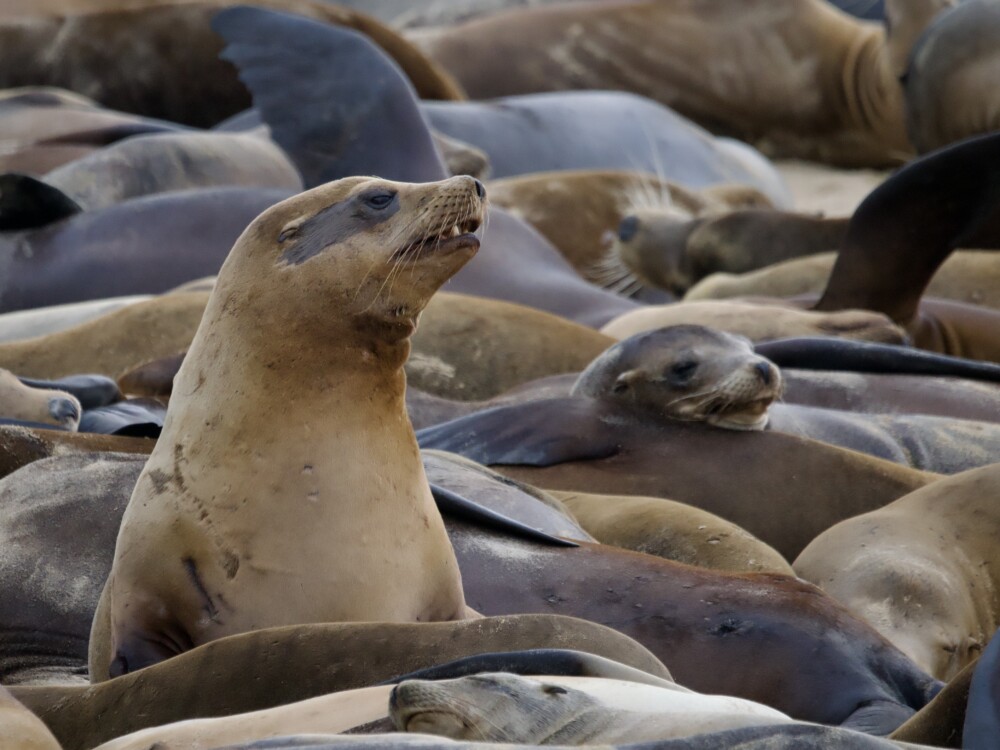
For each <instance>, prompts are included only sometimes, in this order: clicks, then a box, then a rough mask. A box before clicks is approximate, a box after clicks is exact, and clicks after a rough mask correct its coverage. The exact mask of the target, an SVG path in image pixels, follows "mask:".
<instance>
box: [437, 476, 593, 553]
mask: <svg viewBox="0 0 1000 750" xmlns="http://www.w3.org/2000/svg"><path fill="white" fill-rule="evenodd" d="M431 495H433V497H434V502H435V503H437V507H438V510H439V511H441V514H442V515H447V516H454V517H456V518H461V519H463V520H468V521H472V522H473V523H477V524H480V525H484V526H486V527H488V528H492V529H498V530H500V531H505V532H508V533H510V534H512V535H513V536H517V537H521V538H524V539H530V540H531V541H534V542H542V543H544V544H551V545H554V546H556V547H579V546H580V545H579V544H577V543H576V542H573V541H570V540H569V539H562V538H560V537H557V536H553V535H552V534H546V533H545V532H544V531H541V530H539V529H535V528H532V527H531V526H528V525H527V524H523V523H521V522H520V521H517V520H515V519H513V518H510V517H509V516H505V515H504V514H503V513H497V512H496V511H495V510H492V509H490V508H486V507H484V506H482V505H479V504H478V503H477V502H475V501H474V500H469V499H468V498H466V497H462V496H461V495H459V494H458V493H457V492H452V491H451V490H449V489H447V488H446V487H441V486H439V485H436V484H431Z"/></svg>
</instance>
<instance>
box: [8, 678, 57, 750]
mask: <svg viewBox="0 0 1000 750" xmlns="http://www.w3.org/2000/svg"><path fill="white" fill-rule="evenodd" d="M0 740H2V741H3V747H4V750H62V748H61V747H60V746H59V742H58V741H57V740H56V738H55V737H53V736H52V732H50V731H49V730H48V727H46V726H45V724H43V723H42V720H41V719H39V718H38V717H37V716H35V715H34V714H33V713H31V711H29V710H28V709H26V708H25V707H24V706H22V705H21V704H20V703H18V701H17V699H15V698H14V697H13V696H12V695H11V694H10V693H9V692H8V691H7V689H6V688H4V687H3V686H2V685H0Z"/></svg>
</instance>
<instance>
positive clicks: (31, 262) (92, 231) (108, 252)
mask: <svg viewBox="0 0 1000 750" xmlns="http://www.w3.org/2000/svg"><path fill="white" fill-rule="evenodd" d="M289 195H290V192H289V191H288V190H282V189H278V188H239V187H223V188H204V189H199V190H179V191H176V192H171V193H161V194H158V195H150V196H146V197H143V198H134V199H132V200H129V201H125V202H124V203H118V204H115V205H113V206H109V207H108V208H104V209H98V210H96V211H85V212H83V213H78V214H76V215H75V216H72V217H70V218H69V219H67V220H66V221H63V222H60V223H58V224H55V225H53V226H51V227H42V228H39V229H29V230H25V231H21V232H3V233H0V266H2V269H3V283H2V285H0V311H3V312H7V311H12V310H23V309H25V308H30V307H38V306H41V305H55V304H60V303H66V302H79V301H82V300H86V299H95V298H101V297H114V296H120V295H129V294H142V293H152V292H162V291H165V290H167V289H170V288H171V287H174V286H176V285H177V284H180V283H182V282H184V281H189V280H190V279H192V278H197V277H200V276H204V275H206V274H209V273H216V272H217V271H218V269H219V266H220V265H221V264H222V261H223V259H224V258H225V257H226V253H227V252H228V250H229V248H230V247H231V246H232V243H233V241H234V240H235V239H236V238H237V237H238V236H239V234H240V232H241V231H243V229H244V228H245V227H246V225H247V224H248V223H250V221H251V220H252V219H253V218H254V217H255V216H257V215H258V214H259V213H260V212H261V211H263V210H264V209H266V208H268V207H269V206H272V205H274V204H275V203H277V202H278V201H281V200H283V199H285V198H287V197H288V196H289ZM150 237H156V238H157V242H156V243H154V244H153V245H151V244H150V242H149V238H150Z"/></svg>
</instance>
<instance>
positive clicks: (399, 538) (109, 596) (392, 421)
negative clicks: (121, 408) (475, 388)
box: [92, 177, 485, 676]
mask: <svg viewBox="0 0 1000 750" xmlns="http://www.w3.org/2000/svg"><path fill="white" fill-rule="evenodd" d="M484 198H485V190H484V189H483V186H482V184H481V183H479V182H478V181H476V180H474V179H472V178H470V177H455V178H451V179H450V180H447V181H445V182H442V183H432V184H428V185H421V186H416V185H409V184H405V183H393V182H387V181H384V180H379V179H372V178H349V179H346V180H342V181H338V182H334V183H330V184H329V185H326V186H323V187H320V188H314V189H313V190H311V191H308V192H306V193H303V194H301V195H299V196H296V197H295V198H292V199H290V200H288V201H285V202H283V203H281V204H279V205H278V206H275V207H273V208H272V209H270V210H269V211H267V212H265V213H264V214H262V215H261V216H260V217H258V218H257V219H256V220H255V221H254V222H253V223H252V224H251V225H250V227H248V228H247V230H246V231H245V232H244V233H243V235H241V237H240V239H239V240H238V241H237V243H236V245H235V246H234V247H233V250H232V251H231V253H230V254H229V257H228V258H227V260H226V263H225V264H224V266H223V269H222V271H221V272H220V274H219V279H218V281H217V282H216V285H215V288H214V290H213V291H212V293H211V296H210V298H209V303H208V307H207V309H206V311H205V315H204V317H203V319H202V322H201V325H200V326H199V329H198V333H197V334H196V335H195V339H194V342H193V343H192V345H191V348H190V349H189V350H188V354H187V356H186V357H185V359H184V364H183V365H182V366H181V370H180V372H179V373H178V374H177V378H176V393H175V395H174V397H173V398H172V399H171V403H170V408H169V410H168V417H167V422H166V424H165V425H164V430H163V433H162V434H161V436H160V439H159V440H158V441H157V445H156V448H154V450H153V453H152V455H151V456H150V459H149V461H148V463H147V464H146V467H145V469H144V471H143V475H142V476H141V477H140V479H139V482H138V484H137V485H136V489H135V491H134V493H133V500H132V501H131V502H130V504H129V508H128V510H126V513H125V517H124V519H123V521H122V528H121V531H120V533H119V539H118V543H117V544H116V548H115V562H114V565H113V567H112V571H111V574H110V575H109V577H108V582H107V585H106V587H105V593H104V597H105V599H106V605H107V608H108V613H109V616H110V624H111V627H110V633H108V634H106V635H105V637H110V639H111V648H110V655H111V675H112V676H118V675H121V674H125V673H127V672H130V671H135V670H137V669H141V668H143V667H145V666H149V665H150V664H154V663H156V662H158V661H161V660H163V659H165V658H168V657H169V656H172V655H175V654H176V653H180V652H182V651H185V650H188V649H190V648H193V647H194V646H197V645H200V644H202V643H206V642H208V641H211V640H215V639H217V638H220V637H224V636H226V635H232V634H234V633H239V632H245V631H247V630H255V629H259V628H261V627H267V626H273V625H283V624H292V623H300V622H303V621H306V622H309V621H312V622H322V621H338V620H385V621H397V622H406V621H414V620H416V621H421V620H423V621H427V620H454V619H461V618H462V617H464V616H466V611H465V606H464V602H463V598H462V590H461V577H460V574H459V571H458V566H457V563H456V562H455V558H454V553H453V552H452V550H451V547H450V545H449V544H448V540H447V536H446V534H445V530H444V526H443V524H442V522H441V520H440V515H439V514H438V512H437V509H436V508H435V507H434V505H433V500H432V498H431V494H430V488H429V487H428V486H427V480H426V476H425V474H424V469H423V465H422V464H421V463H420V460H419V455H418V451H417V447H416V441H415V439H414V437H413V431H412V427H411V426H410V424H409V422H408V421H407V419H406V413H405V408H404V406H403V397H404V391H405V376H404V374H403V364H404V363H405V361H406V358H407V356H408V354H409V348H410V347H409V337H410V335H411V334H412V333H413V331H414V330H415V328H416V320H417V317H418V316H419V314H420V312H421V311H422V310H423V308H424V306H425V305H426V304H427V301H428V300H429V299H430V297H431V295H432V294H433V293H434V292H435V291H437V289H438V288H439V287H440V285H441V284H443V283H444V282H445V281H446V280H447V279H448V278H449V277H450V276H452V275H453V274H454V273H455V272H456V271H457V270H458V269H459V268H460V267H461V266H462V265H464V264H465V263H466V262H467V261H468V260H469V259H470V258H471V257H472V256H473V255H474V254H475V252H476V251H477V250H478V249H479V240H478V238H477V237H475V235H473V234H471V232H472V231H474V230H475V229H477V228H478V227H479V224H480V221H481V220H482V216H483V199H484ZM393 279H394V283H393V284H390V283H389V282H390V281H391V280H393ZM321 300H322V301H323V303H322V304H321V303H320V301H321ZM234 309H239V311H240V313H239V315H236V316H233V315H232V311H233V310H234ZM250 321H252V323H250ZM248 323H249V325H248ZM332 330H336V331H337V336H336V340H337V341H338V342H339V344H338V346H336V347H334V348H333V349H332V350H331V348H330V341H331V339H330V335H331V334H330V332H331V331H332ZM320 341H322V346H317V343H318V342H320ZM220 346H221V347H222V348H221V349H220ZM220 351H221V352H225V355H223V356H220ZM345 352H346V353H347V354H349V355H350V356H345V354H344V353H345ZM307 356H312V357H315V358H316V359H315V361H314V363H313V364H306V360H304V359H303V357H307ZM336 362H339V363H340V364H339V365H335V364H334V363H336ZM331 368H332V369H331ZM316 373H323V375H322V377H320V378H319V379H318V380H317V379H316ZM333 373H336V375H334V374H333ZM330 378H333V379H332V380H331V379H330ZM334 382H336V384H337V385H336V386H334ZM237 383H243V385H239V386H237V385H236V384H237ZM286 387H293V388H294V392H295V393H296V398H295V399H293V400H290V401H285V402H284V403H281V404H275V406H276V407H277V408H278V409H279V410H280V411H281V412H282V413H283V414H284V415H285V417H286V418H284V419H283V420H282V423H283V424H286V425H287V426H288V428H289V429H290V430H292V431H293V432H296V434H299V433H300V432H301V430H302V424H301V420H300V419H298V418H289V414H290V410H294V404H296V403H297V404H301V408H303V409H304V411H303V414H302V419H305V420H307V421H308V422H312V420H313V419H314V418H315V417H316V415H317V414H319V413H323V414H324V415H325V416H324V417H323V418H322V419H321V420H320V421H319V422H313V425H314V426H313V427H312V428H311V434H312V437H311V439H310V441H309V446H311V447H308V448H307V449H306V450H304V451H303V448H304V447H305V446H303V444H301V443H300V441H299V439H298V438H296V437H293V436H292V434H291V433H288V434H285V432H284V431H282V430H276V429H274V428H273V426H272V427H271V428H269V430H268V432H269V435H270V437H269V439H268V441H267V442H268V445H270V447H269V448H268V447H265V446H263V445H262V444H260V442H259V436H260V430H259V427H257V426H254V425H255V424H257V423H258V421H259V420H261V419H265V420H266V421H269V422H270V421H272V420H270V418H269V417H266V416H265V415H264V412H261V411H260V403H257V402H256V401H255V400H254V399H253V398H251V396H250V394H251V393H254V392H256V393H258V394H260V395H261V398H264V396H263V394H264V393H265V392H270V391H271V390H272V389H274V388H278V389H279V390H284V389H285V388H286ZM306 393H309V394H311V395H310V396H309V397H308V398H305V397H304V394H306ZM236 394H238V395H236ZM373 394H379V395H376V396H373ZM358 399H361V400H360V401H359V400H358ZM264 402H265V403H266V402H267V399H266V398H265V399H264ZM321 403H326V404H327V405H328V407H327V408H328V409H332V410H333V411H332V412H327V411H326V409H318V408H317V405H318V404H321ZM334 413H335V414H338V415H339V416H338V418H337V419H336V420H333V421H332V422H331V421H329V420H327V417H328V416H329V415H330V414H334ZM373 414H377V415H379V416H378V418H377V419H376V418H375V417H373ZM223 425H228V428H226V431H227V434H229V435H230V437H229V438H228V439H225V440H220V437H221V434H220V432H219V430H220V429H223ZM348 425H351V427H348ZM206 429H207V430H208V432H206V433H205V435H206V439H205V440H201V439H196V438H195V437H194V436H195V435H197V434H200V433H201V432H202V431H203V430H206ZM192 430H193V431H194V432H192ZM209 433H210V434H211V438H210V439H209V438H208V437H207V436H208V435H209ZM250 435H253V436H254V443H253V445H251V444H250V443H246V442H244V441H246V440H248V439H249V438H248V436H250ZM192 440H194V441H195V443H198V445H199V448H198V450H197V455H196V454H193V453H191V452H190V451H191V447H192V446H193V445H194V443H192V442H191V441H192ZM213 446H214V447H213ZM262 451H263V452H264V453H267V455H268V459H267V461H266V462H264V463H260V462H259V461H258V459H257V458H255V456H261V455H263V453H262ZM281 456H284V458H281ZM332 456H339V457H340V458H339V459H337V460H332V459H331V457H332ZM378 456H382V457H383V459H378V458H377V457H378ZM359 459H360V460H359ZM372 459H375V460H376V461H379V462H380V463H382V464H384V466H383V469H382V470H381V473H380V477H381V478H380V480H379V482H378V483H376V484H374V485H373V484H371V483H370V481H369V479H370V472H368V471H367V469H366V468H365V467H366V466H369V462H370V461H371V460H372ZM331 461H332V462H331ZM359 471H360V472H361V473H357V472H359ZM366 477H367V478H366ZM223 487H225V488H226V489H225V490H223V489H222V488H223ZM279 487H280V495H281V496H282V497H287V498H290V497H291V496H292V495H294V496H295V497H297V498H299V500H298V502H301V503H303V506H302V507H303V509H304V510H303V511H302V512H301V513H296V514H288V513H287V512H284V511H282V512H281V513H280V520H279V519H278V518H275V519H273V521H272V520H266V521H265V520H262V518H263V517H266V516H267V514H268V513H269V512H273V510H274V506H273V503H272V502H271V501H272V498H273V496H274V494H275V492H276V491H278V489H277V488H279ZM362 487H369V488H370V492H371V493H374V494H373V495H372V497H380V498H381V500H380V501H379V502H373V503H362V505H361V506H356V505H354V503H355V502H356V501H358V500H359V499H360V498H363V497H364V491H363V490H362V489H360V488H362ZM387 492H388V494H386V493H387ZM219 493H221V494H219ZM232 496H238V497H241V498H244V501H241V502H240V503H239V504H238V505H237V506H235V507H234V506H231V505H229V504H228V503H229V501H228V498H230V497H232ZM390 496H391V497H392V498H394V499H395V500H394V502H391V503H387V502H385V499H386V498H387V497H390ZM213 497H216V498H218V499H219V500H222V498H227V499H226V500H225V501H224V502H221V503H220V502H213V501H212V500H211V499H210V498H213ZM348 498H350V502H351V503H352V505H351V507H352V508H354V509H355V510H352V523H351V524H349V525H344V524H342V515H343V512H344V508H343V503H344V502H347V499H348ZM359 507H364V508H366V509H367V512H366V513H367V515H366V518H364V519H363V518H361V517H359V516H358V515H357V512H356V510H357V508H359ZM269 508H270V509H271V511H269V510H268V509H269ZM236 511H238V512H236ZM259 513H263V514H264V516H263V517H258V518H256V519H254V518H252V516H254V515H256V514H259ZM167 519H171V520H167ZM248 523H249V524H250V525H249V526H247V524H248ZM303 524H304V525H303ZM260 528H267V529H268V534H267V535H260V534H258V533H257V532H256V531H254V529H260ZM168 529H173V531H168ZM310 530H312V531H310ZM319 530H321V533H319V535H318V536H316V535H314V536H313V537H312V541H310V534H313V533H314V532H315V531H319ZM337 530H339V531H337ZM359 530H361V531H363V533H361V532H359ZM332 532H333V533H334V535H333V536H331V533H332ZM359 534H360V536H359ZM369 535H371V536H369ZM338 536H339V537H340V538H341V541H340V542H336V541H335V539H336V538H338ZM290 539H294V540H295V541H294V544H293V545H291V546H289V544H288V540H290ZM386 543H388V544H389V545H390V547H392V548H396V545H397V544H404V543H405V546H404V548H403V549H405V550H406V554H405V555H397V554H393V555H388V556H387V555H385V554H384V553H383V551H382V550H383V545H384V544H386ZM345 544H346V545H350V546H352V548H353V549H355V552H353V553H352V554H350V555H347V556H345V554H344V549H346V548H345V547H343V545H345ZM290 553H291V554H290ZM331 553H332V556H331ZM320 559H326V560H327V562H326V563H323V565H321V566H320V567H321V568H322V569H323V573H322V575H319V576H317V575H316V570H317V567H316V563H317V560H320ZM166 560H170V561H172V562H171V563H168V566H169V567H168V568H167V569H162V568H161V567H160V566H161V562H160V561H166ZM274 570H280V571H281V574H279V575H275V574H274V572H273V571H274ZM361 570H364V571H365V574H364V576H363V577H362V578H363V580H364V583H363V584H362V578H359V572H360V571H361ZM372 580H377V581H379V582H380V589H381V590H376V589H373V588H372V587H371V585H370V582H371V581H372ZM290 581H294V582H295V585H294V586H292V587H291V589H290V586H289V582H290ZM383 585H384V588H381V587H382V586H383ZM331 591H336V595H334V596H331V595H330V593H329V592H331ZM206 615H207V617H206ZM168 634H169V635H168ZM102 635H104V634H102ZM164 638H168V639H169V640H168V641H164V640H163V639H164ZM106 645H107V644H105V643H101V642H96V643H92V650H93V649H95V648H96V649H100V648H102V647H106ZM94 667H95V669H94V671H98V670H103V669H104V665H103V664H97V663H96V662H95V665H94Z"/></svg>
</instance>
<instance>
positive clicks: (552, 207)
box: [489, 170, 772, 296]
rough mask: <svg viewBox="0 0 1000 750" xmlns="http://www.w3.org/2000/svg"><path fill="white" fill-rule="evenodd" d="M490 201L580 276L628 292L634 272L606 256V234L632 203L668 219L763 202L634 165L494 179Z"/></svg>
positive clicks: (754, 195) (764, 202) (730, 188)
mask: <svg viewBox="0 0 1000 750" xmlns="http://www.w3.org/2000/svg"><path fill="white" fill-rule="evenodd" d="M489 190H490V201H491V202H492V203H494V204H496V205H499V206H503V207H504V208H506V209H508V210H509V211H510V212H511V213H513V214H514V215H515V216H518V217H519V218H521V219H524V220H525V221H527V222H528V223H529V224H531V225H532V226H534V227H535V229H537V230H538V231H539V232H541V233H542V234H543V235H545V237H546V238H547V239H548V240H549V242H551V243H552V244H553V245H555V247H556V248H558V250H559V252H561V253H562V254H563V255H564V256H565V257H566V260H568V261H569V262H570V263H572V264H573V267H574V268H575V269H576V270H577V272H578V273H579V274H580V275H581V276H583V278H585V279H587V280H588V281H592V282H594V283H595V284H599V285H600V286H603V287H605V288H607V289H613V290H615V291H618V292H619V293H621V294H627V295H628V296H635V293H636V292H637V291H638V289H637V288H636V287H637V286H638V285H637V284H636V279H635V278H634V276H633V275H632V274H631V273H629V271H628V269H627V268H624V267H623V266H622V265H621V264H619V263H615V262H613V261H614V260H615V256H614V255H613V254H611V253H610V252H609V244H608V243H609V240H610V238H611V237H613V236H614V234H615V232H616V230H617V228H618V226H619V224H620V223H621V221H622V219H623V218H624V217H626V216H628V215H630V214H632V213H633V212H635V211H636V210H650V209H654V210H659V211H662V212H663V213H664V214H665V215H668V216H672V217H674V218H675V219H682V218H685V219H686V218H692V217H696V216H702V215H704V214H710V213H718V212H724V211H728V210H733V209H736V208H744V207H746V208H750V207H762V208H763V207H771V205H772V203H771V201H770V200H769V199H768V198H767V197H766V196H765V195H764V194H763V193H761V192H760V191H759V190H756V189H754V188H751V187H744V186H740V185H719V186H714V187H708V188H703V189H701V190H698V191H695V190H691V189H688V188H685V187H683V186H681V185H679V184H678V183H676V182H671V181H668V180H662V179H660V178H658V177H654V176H653V175H648V174H643V173H641V172H625V171H611V170H579V171H565V172H545V173H541V174H528V175H523V176H519V177H507V178H505V179H502V180H494V181H492V182H490V184H489Z"/></svg>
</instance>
